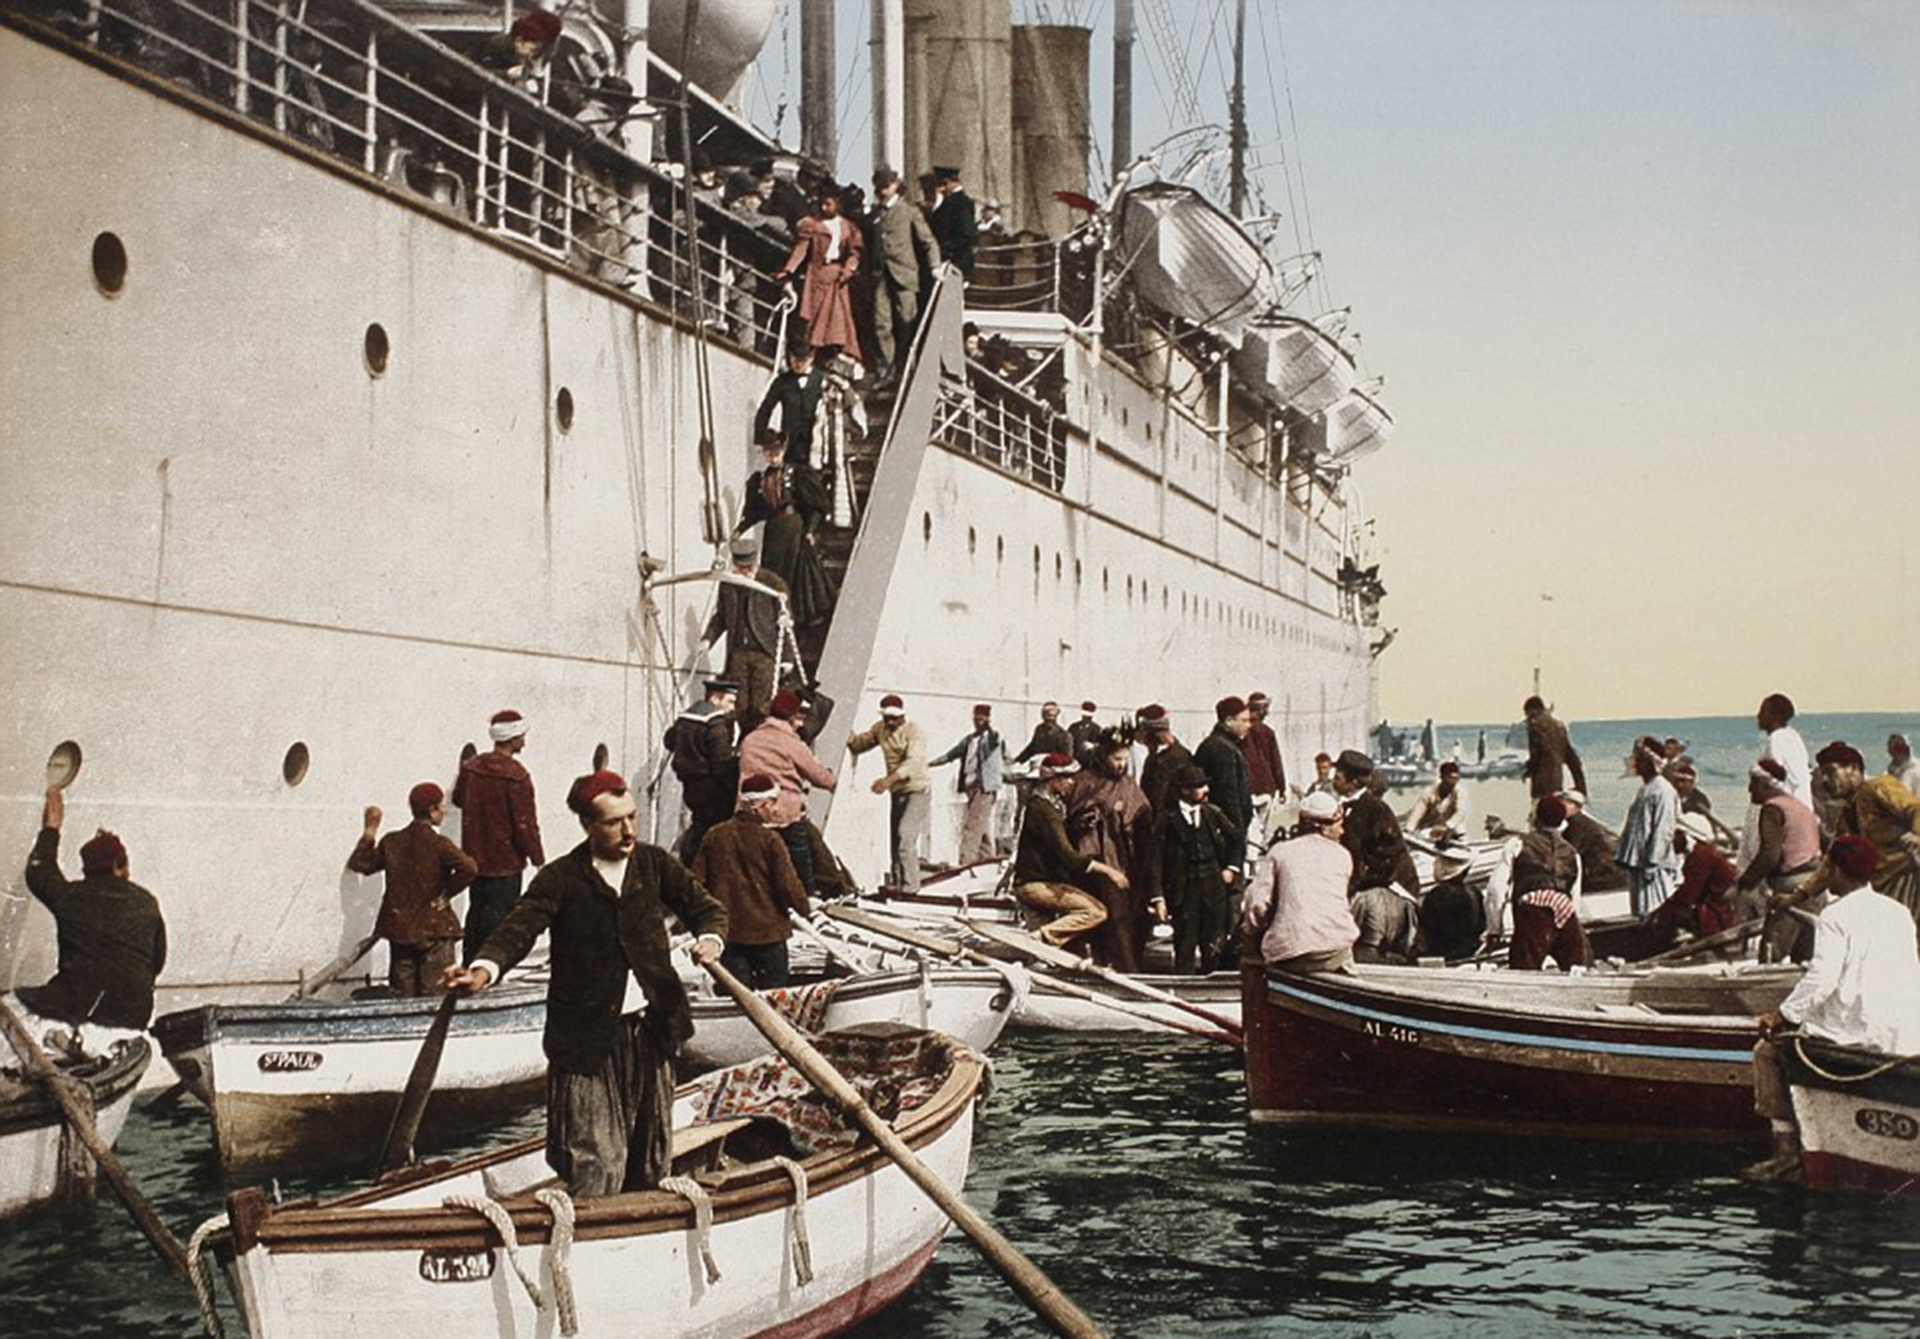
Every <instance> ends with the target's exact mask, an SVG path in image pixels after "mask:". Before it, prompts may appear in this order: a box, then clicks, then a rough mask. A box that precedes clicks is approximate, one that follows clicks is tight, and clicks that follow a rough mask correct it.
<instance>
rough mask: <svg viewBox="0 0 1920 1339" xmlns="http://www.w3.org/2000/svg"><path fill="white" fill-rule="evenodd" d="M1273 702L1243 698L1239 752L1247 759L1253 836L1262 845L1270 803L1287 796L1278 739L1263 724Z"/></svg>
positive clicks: (1261, 697)
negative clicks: (1244, 717) (1244, 707)
mask: <svg viewBox="0 0 1920 1339" xmlns="http://www.w3.org/2000/svg"><path fill="white" fill-rule="evenodd" d="M1272 706H1273V703H1272V700H1271V699H1270V698H1268V697H1267V695H1266V694H1265V693H1249V694H1248V695H1247V733H1246V734H1244V735H1242V736H1241V737H1240V752H1241V753H1243V754H1245V755H1246V759H1247V787H1248V789H1249V790H1250V791H1252V793H1253V837H1254V840H1255V841H1257V842H1259V843H1261V844H1262V845H1265V844H1266V835H1267V831H1268V829H1269V827H1270V826H1271V814H1272V810H1273V804H1274V801H1275V800H1277V799H1279V798H1280V797H1281V796H1283V795H1285V794H1286V793H1287V768H1286V764H1284V763H1282V762H1281V761H1280V739H1279V737H1278V736H1277V735H1275V734H1274V733H1273V727H1272V726H1270V725H1268V724H1267V713H1268V711H1270V710H1271V709H1272Z"/></svg>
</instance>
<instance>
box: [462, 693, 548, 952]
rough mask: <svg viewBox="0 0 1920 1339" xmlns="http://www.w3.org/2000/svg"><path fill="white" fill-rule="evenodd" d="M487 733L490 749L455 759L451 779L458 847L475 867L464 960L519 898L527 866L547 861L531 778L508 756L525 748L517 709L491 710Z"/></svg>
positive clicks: (523, 728)
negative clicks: (456, 766) (457, 815)
mask: <svg viewBox="0 0 1920 1339" xmlns="http://www.w3.org/2000/svg"><path fill="white" fill-rule="evenodd" d="M487 734H488V736H489V737H490V738H491V739H492V740H493V748H492V750H491V751H490V752H487V753H482V754H478V755H476V756H474V757H472V758H468V759H467V760H466V761H465V762H463V763H461V764H460V778H459V780H457V781H455V782H454V783H453V804H454V807H455V808H457V809H458V810H459V811H460V847H461V849H462V850H464V851H465V852H466V853H467V854H468V855H470V856H472V857H473V859H474V863H475V864H477V865H478V866H479V867H480V873H479V874H478V875H477V876H476V877H475V878H474V881H473V884H472V886H471V887H470V888H469V889H468V890H467V929H466V944H465V949H466V953H465V957H464V959H463V961H467V962H471V961H472V960H473V955H474V954H475V953H476V952H477V951H478V950H479V948H480V945H481V944H483V943H485V942H486V938H487V936H488V935H489V934H491V933H493V927H494V926H496V925H498V924H499V923H500V922H501V921H503V920H505V919H506V916H507V913H508V912H509V911H511V910H513V904H514V903H515V902H517V901H519V900H520V882H521V879H522V878H523V876H524V874H525V871H526V868H527V866H528V865H544V864H546V863H547V856H546V852H545V851H544V850H542V849H541V846H540V815H539V813H538V811H537V809H536V807H535V805H534V798H533V778H532V777H531V776H529V775H528V774H527V769H526V768H525V767H523V766H522V765H521V764H520V760H519V759H518V758H517V757H515V756H514V755H515V754H517V753H519V752H520V750H521V749H523V748H525V747H526V746H527V718H526V717H525V716H522V715H521V714H520V713H519V712H517V711H512V710H507V711H496V712H495V713H494V714H493V719H492V720H490V721H489V722H488V723H487Z"/></svg>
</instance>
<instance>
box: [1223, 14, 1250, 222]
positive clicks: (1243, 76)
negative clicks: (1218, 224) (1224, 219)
mask: <svg viewBox="0 0 1920 1339" xmlns="http://www.w3.org/2000/svg"><path fill="white" fill-rule="evenodd" d="M1227 116H1228V130H1227V134H1228V137H1229V140H1228V144H1229V150H1230V157H1231V159H1232V168H1231V171H1232V176H1231V177H1230V178H1229V179H1228V181H1229V184H1228V188H1227V203H1228V205H1229V207H1230V208H1231V209H1232V211H1233V216H1234V217H1235V218H1236V219H1237V218H1241V217H1243V216H1244V215H1245V214H1246V212H1247V0H1235V4H1234V16H1233V100H1232V102H1231V104H1230V105H1229V106H1228V108H1227Z"/></svg>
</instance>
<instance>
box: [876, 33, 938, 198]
mask: <svg viewBox="0 0 1920 1339" xmlns="http://www.w3.org/2000/svg"><path fill="white" fill-rule="evenodd" d="M872 24H873V37H872V39H871V41H872V55H871V56H869V58H868V64H870V65H871V66H872V67H873V165H874V166H875V167H879V166H880V165H881V164H883V163H884V164H885V165H886V166H888V167H891V168H892V169H893V170H894V171H896V172H904V171H905V170H906V157H907V40H906V32H907V14H906V0H873V17H872ZM921 166H922V167H924V166H925V165H924V164H922V165H921Z"/></svg>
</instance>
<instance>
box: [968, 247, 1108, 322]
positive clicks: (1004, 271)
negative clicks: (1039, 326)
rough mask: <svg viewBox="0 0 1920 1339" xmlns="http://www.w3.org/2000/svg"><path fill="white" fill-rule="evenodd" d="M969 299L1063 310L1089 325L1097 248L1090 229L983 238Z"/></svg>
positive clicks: (1007, 307)
mask: <svg viewBox="0 0 1920 1339" xmlns="http://www.w3.org/2000/svg"><path fill="white" fill-rule="evenodd" d="M967 305H968V306H969V307H985V308H988V309H991V310H995V311H1031V312H1058V313H1060V314H1061V315H1064V316H1066V317H1067V318H1069V319H1070V320H1071V321H1073V322H1074V324H1076V325H1084V324H1085V323H1086V322H1087V320H1088V318H1089V316H1090V315H1091V313H1092V311H1093V252H1092V250H1091V249H1090V247H1089V246H1088V244H1087V239H1086V237H1085V230H1084V229H1081V230H1078V231H1075V232H1072V233H1068V234H1067V235H1066V236H1064V237H1043V236H1040V235H1038V234H1031V233H1023V234H1020V235H1017V236H1014V237H1008V238H996V239H994V240H991V241H988V240H985V239H982V241H981V242H980V243H979V245H978V246H976V247H975V249H974V259H973V277H972V278H971V280H969V282H968V284H967Z"/></svg>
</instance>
